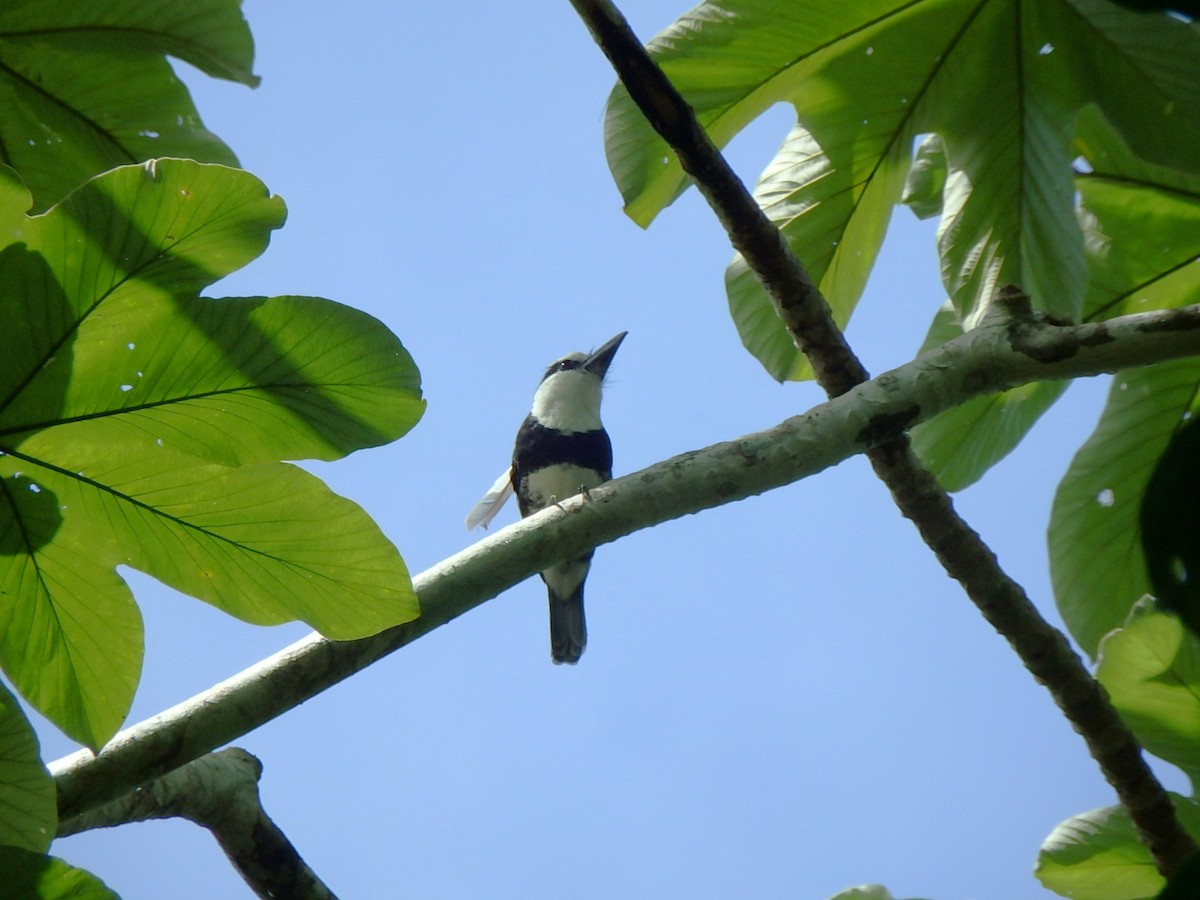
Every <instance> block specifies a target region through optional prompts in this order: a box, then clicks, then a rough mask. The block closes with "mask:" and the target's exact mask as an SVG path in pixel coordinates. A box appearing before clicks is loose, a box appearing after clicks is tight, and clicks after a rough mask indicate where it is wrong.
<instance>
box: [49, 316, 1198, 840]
mask: <svg viewBox="0 0 1200 900" xmlns="http://www.w3.org/2000/svg"><path fill="white" fill-rule="evenodd" d="M997 310H998V311H997V313H996V314H994V315H992V316H990V317H989V318H988V319H987V320H986V321H985V322H984V323H983V324H982V325H981V327H979V328H977V329H975V330H973V331H971V332H970V333H969V334H966V335H963V336H962V337H959V338H956V339H955V340H953V341H950V342H949V343H947V344H945V345H943V346H941V347H939V348H937V349H936V350H934V351H932V352H930V353H928V354H925V355H923V356H921V357H920V358H919V359H917V360H914V361H912V362H910V363H907V364H906V365H904V366H901V367H899V368H897V369H894V370H892V371H891V372H887V373H885V374H883V375H880V376H879V377H878V378H876V379H874V380H873V381H869V382H867V383H865V384H861V385H859V386H858V387H856V388H854V389H853V390H852V391H850V392H849V393H848V394H846V395H844V396H842V397H838V398H836V399H834V400H831V401H828V402H826V403H823V404H821V405H820V406H817V407H815V408H814V409H812V410H810V411H809V412H808V413H806V414H805V415H802V416H796V417H793V418H791V419H788V420H787V421H785V422H783V423H781V424H779V425H777V426H776V427H774V428H771V429H768V430H766V431H762V432H758V433H755V434H749V435H745V436H744V437H741V438H738V439H737V440H734V441H730V442H727V443H721V444H716V445H714V446H711V447H708V448H706V449H704V450H697V451H692V452H689V453H684V454H682V455H680V456H676V457H674V458H672V459H668V460H665V461H663V462H660V463H657V464H655V465H653V466H650V467H648V468H646V469H643V470H642V471H640V472H636V473H634V474H632V475H627V476H624V477H622V478H618V479H616V480H614V481H611V482H608V483H607V484H605V485H603V486H601V487H599V488H595V489H593V490H592V491H591V497H590V499H589V500H587V501H585V500H583V499H582V498H574V499H570V500H566V501H564V502H563V503H562V505H561V507H551V508H549V509H547V510H544V511H543V512H541V513H539V514H537V515H536V516H531V517H529V518H528V519H523V520H521V521H520V522H517V523H516V524H514V525H511V526H509V527H507V528H504V529H502V530H501V531H499V532H497V533H496V534H493V535H490V536H488V537H486V538H484V539H483V540H481V541H479V542H478V543H476V544H474V545H472V546H470V547H468V548H466V549H465V550H463V551H462V552H461V553H458V554H456V555H455V556H452V557H450V558H449V559H447V560H444V561H443V562H441V563H439V564H438V565H436V566H433V567H432V568H430V569H428V570H427V571H425V572H423V573H421V574H420V575H418V576H416V578H414V580H413V584H414V587H415V588H416V591H417V594H418V596H419V597H420V600H421V617H420V618H419V619H417V620H416V621H414V622H409V623H407V624H405V625H401V626H399V627H397V628H393V629H390V630H388V631H385V632H383V633H381V634H379V635H375V636H374V637H370V638H364V639H363V640H359V641H345V642H335V641H328V640H325V639H324V638H322V637H320V636H319V635H316V634H313V635H310V636H308V637H306V638H303V639H301V640H300V641H298V642H296V643H295V644H293V645H292V646H290V647H287V648H285V649H283V650H281V651H280V652H279V653H277V654H275V655H274V656H271V657H269V658H267V659H265V660H263V661H262V662H260V663H258V664H256V665H254V666H251V667H250V668H248V669H246V670H245V671H243V672H241V673H239V674H237V675H234V676H233V677H232V678H230V679H228V680H226V681H224V682H222V683H221V684H218V685H216V686H214V687H212V688H210V689H209V690H207V691H204V692H202V693H200V694H198V695H196V696H195V697H193V698H191V699H190V700H186V701H184V702H183V703H181V704H179V705H177V706H175V707H172V708H171V709H168V710H166V711H164V712H162V713H160V714H159V715H157V716H154V717H152V718H150V719H147V720H145V721H143V722H141V723H139V724H137V725H134V726H132V727H130V728H128V729H126V730H125V731H122V732H121V733H120V734H118V735H117V736H116V737H114V738H113V740H112V741H110V742H109V743H108V744H107V745H106V746H105V747H104V748H103V750H102V751H101V752H100V754H99V755H93V754H92V752H91V751H89V750H81V751H79V752H77V753H74V754H71V755H70V756H67V757H64V758H62V759H60V760H57V761H56V762H54V763H52V764H51V767H50V768H51V771H52V772H53V773H54V775H55V780H56V783H57V787H58V805H59V814H60V816H61V817H62V818H67V817H70V816H74V815H78V814H79V813H81V812H83V811H85V810H88V809H92V808H94V807H96V806H98V805H100V804H102V803H105V802H107V801H109V800H112V799H113V798H115V797H119V796H120V795H122V794H124V793H127V792H128V791H130V790H133V789H134V788H135V787H136V786H137V785H139V784H141V783H143V782H145V781H148V780H150V779H151V778H154V777H156V776H158V775H161V774H162V773H164V772H169V771H171V770H172V769H175V768H177V767H179V766H182V765H184V764H185V763H188V762H190V761H191V760H193V759H196V758H197V757H199V756H202V755H203V754H205V753H207V752H209V751H211V750H213V749H214V748H216V747H220V746H222V745H224V744H226V743H228V742H230V741H233V740H236V739H237V738H239V737H241V736H242V735H244V734H246V733H247V732H249V731H251V730H253V729H254V728H257V727H258V726H259V725H262V724H264V723H265V722H268V721H270V720H271V719H273V718H274V717H276V716H278V715H280V714H281V713H283V712H286V711H287V710H289V709H291V708H293V707H295V706H298V705H299V704H301V703H303V702H304V701H305V700H308V699H310V698H312V697H314V696H315V695H317V694H318V693H320V692H321V691H324V690H325V689H327V688H329V687H332V686H333V685H335V684H337V683H338V682H339V681H341V680H342V679H344V678H347V677H349V676H350V675H353V674H354V673H355V672H357V671H359V670H360V669H363V668H365V667H366V666H368V665H370V664H371V663H373V662H375V661H377V660H379V659H381V658H382V657H384V656H386V655H387V654H389V653H391V652H393V651H395V650H398V649H400V648H401V647H403V646H405V645H406V644H408V643H410V642H412V641H414V640H416V639H418V638H420V637H422V636H423V635H425V634H428V633H429V632H431V631H433V630H434V629H436V628H438V627H440V626H441V625H444V624H445V623H446V622H449V621H450V620H451V619H454V618H456V617H457V616H459V615H461V614H462V613H464V612H467V611H468V610H470V609H472V608H474V607H475V606H478V605H479V604H480V603H483V602H484V601H485V600H488V599H490V598H491V597H494V596H496V595H497V594H499V593H500V592H501V591H503V590H505V589H507V588H509V587H511V586H512V585H514V584H516V583H517V582H519V581H521V580H523V579H524V578H527V577H529V576H530V575H532V574H533V573H535V572H539V571H541V570H542V569H544V568H546V567H547V566H549V565H552V564H554V563H556V562H560V561H561V560H563V559H568V558H570V557H572V556H578V555H580V554H581V553H584V552H586V551H587V550H589V549H591V548H593V547H596V546H598V545H600V544H603V543H607V542H609V541H612V540H615V539H617V538H619V537H623V536H624V535H626V534H630V533H632V532H634V531H637V530H639V529H642V528H648V527H651V526H653V525H658V524H660V523H662V522H666V521H668V520H670V519H675V518H678V517H680V516H684V515H688V514H690V513H695V512H699V511H700V510H702V509H707V508H711V507H715V506H720V505H722V504H725V503H730V502H733V501H735V500H741V499H743V498H745V497H749V496H753V495H755V494H760V493H763V492H764V491H768V490H771V489H773V488H777V487H781V486H783V485H786V484H790V483H792V482H795V481H798V480H800V479H802V478H806V477H808V476H809V475H812V474H815V473H817V472H820V471H822V470H824V469H826V468H829V467H831V466H834V465H836V464H837V463H839V462H841V461H843V460H845V459H847V458H848V457H850V456H853V455H854V454H856V453H861V452H863V451H864V450H866V449H867V448H869V447H871V446H873V445H875V444H877V443H879V442H882V441H885V440H887V439H888V438H891V437H893V436H895V435H897V434H899V433H901V432H902V430H903V429H905V428H908V427H911V426H912V425H914V424H916V423H917V422H921V421H924V420H926V419H929V418H931V417H933V416H934V415H936V414H937V413H939V412H942V411H944V410H946V409H950V408H952V407H954V406H958V405H960V404H962V403H965V402H966V401H968V400H970V399H972V398H974V397H977V396H980V395H982V394H988V393H994V392H996V391H1000V390H1004V389H1007V388H1011V387H1016V386H1018V385H1021V384H1026V383H1028V382H1030V381H1040V380H1051V379H1066V378H1075V377H1079V376H1086V375H1096V374H1100V373H1103V372H1113V371H1117V370H1119V369H1123V368H1130V367H1134V366H1140V365H1147V364H1150V363H1153V362H1157V361H1161V360H1166V359H1175V358H1178V357H1181V356H1190V355H1197V354H1200V306H1196V307H1189V308H1187V309H1181V310H1171V311H1163V312H1153V313H1142V314H1139V315H1134V316H1125V317H1122V318H1119V319H1111V320H1109V321H1107V322H1104V323H1101V324H1099V325H1080V326H1073V327H1058V326H1054V325H1050V324H1047V323H1045V322H1042V321H1040V320H1039V319H1037V318H1036V317H1034V316H1028V317H1025V316H1024V315H1023V314H1022V313H1021V311H1020V310H1019V309H1018V310H1017V315H1016V316H1015V317H1010V316H1009V315H1007V314H1006V313H1005V312H1003V310H1004V307H997ZM1018 338H1019V340H1017V339H1018ZM1047 348H1053V352H1049V351H1048V349H1047Z"/></svg>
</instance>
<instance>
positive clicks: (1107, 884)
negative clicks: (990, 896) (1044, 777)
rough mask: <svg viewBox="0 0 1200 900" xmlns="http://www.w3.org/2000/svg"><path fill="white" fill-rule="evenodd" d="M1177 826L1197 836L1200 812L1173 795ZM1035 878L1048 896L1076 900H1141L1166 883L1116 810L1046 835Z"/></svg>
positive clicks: (1124, 816)
mask: <svg viewBox="0 0 1200 900" xmlns="http://www.w3.org/2000/svg"><path fill="white" fill-rule="evenodd" d="M1171 800H1172V801H1173V803H1174V805H1175V813H1176V815H1177V816H1178V817H1179V821H1180V823H1181V824H1182V825H1183V827H1184V828H1185V829H1186V830H1187V831H1188V833H1189V834H1191V835H1192V836H1193V837H1197V836H1200V806H1197V804H1196V802H1195V801H1193V800H1189V799H1187V798H1184V797H1180V796H1178V795H1174V794H1172V795H1171ZM1034 874H1035V875H1036V876H1037V878H1038V881H1040V882H1041V883H1042V885H1043V886H1045V887H1046V888H1048V889H1049V890H1052V891H1054V892H1055V893H1057V894H1061V895H1062V896H1064V897H1072V898H1074V900H1144V898H1146V897H1153V896H1154V895H1155V894H1156V893H1158V891H1159V890H1160V889H1161V888H1162V887H1163V885H1164V883H1165V881H1164V879H1163V877H1162V876H1161V875H1160V874H1159V873H1158V869H1157V868H1156V866H1155V863H1154V857H1152V856H1151V855H1150V851H1149V850H1148V849H1147V848H1146V845H1145V844H1143V843H1142V842H1141V840H1139V838H1138V834H1137V829H1136V828H1134V825H1133V822H1131V821H1130V820H1129V816H1128V814H1127V813H1126V812H1125V810H1124V809H1122V808H1121V807H1119V806H1110V807H1106V808H1104V809H1096V810H1092V811H1091V812H1087V813H1083V814H1081V815H1078V816H1073V817H1072V818H1070V819H1067V820H1066V821H1065V822H1063V823H1062V824H1060V825H1059V826H1058V827H1056V828H1055V829H1054V831H1052V832H1051V833H1050V836H1049V837H1048V838H1046V840H1045V842H1044V843H1043V844H1042V848H1041V850H1040V851H1039V853H1038V862H1037V867H1036V868H1035V869H1034Z"/></svg>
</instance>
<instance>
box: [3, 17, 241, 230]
mask: <svg viewBox="0 0 1200 900" xmlns="http://www.w3.org/2000/svg"><path fill="white" fill-rule="evenodd" d="M168 55H169V56H174V57H176V58H178V59H181V60H184V61H186V62H189V63H191V64H192V65H194V66H196V67H197V68H199V69H201V70H203V71H204V72H207V73H208V74H209V75H212V76H215V77H218V78H226V79H230V80H234V81H238V82H241V83H242V84H246V85H249V86H251V87H253V86H254V85H256V84H257V83H258V78H257V77H256V76H255V75H253V74H252V72H251V66H252V64H253V57H254V45H253V42H252V40H251V37H250V32H249V29H248V28H247V26H246V22H245V19H244V18H243V16H242V12H241V4H240V3H238V2H237V0H152V2H147V0H114V2H109V3H77V2H75V0H10V2H8V3H5V4H4V5H3V8H0V148H2V149H0V162H4V163H7V164H8V165H10V166H12V167H14V168H15V169H17V170H18V171H19V172H20V173H21V177H22V178H24V179H25V182H26V183H27V184H28V185H29V187H30V190H31V191H32V192H33V195H34V198H35V202H36V205H37V208H38V209H44V208H46V207H47V206H49V205H50V203H52V202H53V201H55V200H57V199H59V198H60V197H62V196H63V195H65V194H66V193H67V192H68V191H69V190H71V189H72V188H74V187H75V186H76V185H79V184H81V183H83V182H84V181H86V180H87V179H88V178H90V177H92V176H93V175H97V174H99V173H100V172H103V171H105V170H107V169H111V168H114V167H116V166H120V165H125V164H128V163H131V162H138V161H141V160H144V159H149V158H152V157H162V156H181V157H191V158H194V159H198V160H203V161H206V162H219V163H227V164H230V165H236V164H237V160H236V158H235V157H234V155H233V153H232V151H230V150H229V148H228V147H226V146H225V145H224V144H223V143H222V142H221V141H220V140H219V139H218V138H217V137H216V136H215V135H213V134H211V133H210V132H209V131H208V130H207V129H206V128H205V127H204V124H203V123H202V122H201V121H200V117H199V115H198V114H197V112H196V109H195V107H194V106H193V105H192V101H191V98H190V97H189V96H188V92H187V89H186V88H185V87H184V86H183V83H182V82H181V81H180V80H179V79H178V78H177V77H176V76H175V73H174V72H173V71H172V69H171V66H170V63H169V62H168V61H167V58H166V57H167V56H168Z"/></svg>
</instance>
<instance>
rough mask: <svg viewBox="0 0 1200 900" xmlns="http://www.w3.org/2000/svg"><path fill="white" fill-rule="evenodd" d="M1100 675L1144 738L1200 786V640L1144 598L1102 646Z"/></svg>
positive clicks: (1125, 716)
mask: <svg viewBox="0 0 1200 900" xmlns="http://www.w3.org/2000/svg"><path fill="white" fill-rule="evenodd" d="M1096 678H1097V679H1098V680H1099V681H1100V683H1101V684H1102V685H1104V688H1105V690H1106V691H1107V692H1108V696H1109V699H1111V700H1112V703H1113V706H1115V707H1116V708H1117V710H1118V711H1119V712H1120V713H1121V718H1122V719H1124V720H1125V723H1126V724H1127V725H1128V726H1129V727H1130V729H1131V730H1132V731H1133V733H1134V734H1135V735H1136V736H1137V739H1138V742H1139V743H1140V744H1141V745H1142V746H1143V747H1145V748H1146V749H1147V750H1149V751H1150V752H1151V753H1153V754H1154V755H1155V756H1159V757H1161V758H1162V759H1165V760H1166V761H1167V762H1170V763H1173V764H1174V765H1176V766H1178V767H1179V768H1180V769H1182V770H1183V771H1184V772H1185V773H1186V774H1187V776H1188V777H1189V778H1191V779H1192V784H1193V785H1197V784H1200V639H1197V638H1196V637H1195V636H1194V635H1192V634H1189V633H1188V632H1187V631H1186V630H1185V629H1184V628H1183V626H1182V625H1181V624H1180V622H1179V620H1178V619H1177V618H1175V617H1174V616H1169V615H1164V614H1163V613H1161V612H1159V611H1157V609H1156V607H1155V605H1154V603H1153V601H1150V600H1143V601H1141V602H1140V603H1138V604H1137V605H1136V606H1135V607H1134V609H1133V612H1132V613H1131V614H1130V616H1129V620H1128V621H1127V622H1126V624H1125V626H1124V627H1122V628H1118V629H1116V630H1115V631H1112V632H1109V634H1108V635H1107V636H1106V637H1105V638H1104V640H1103V642H1102V643H1101V644H1100V662H1099V665H1098V666H1097V669H1096Z"/></svg>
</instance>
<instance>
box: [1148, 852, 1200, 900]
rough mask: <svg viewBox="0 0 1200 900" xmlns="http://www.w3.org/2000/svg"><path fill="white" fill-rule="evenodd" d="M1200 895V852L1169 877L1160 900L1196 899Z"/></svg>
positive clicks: (1159, 897)
mask: <svg viewBox="0 0 1200 900" xmlns="http://www.w3.org/2000/svg"><path fill="white" fill-rule="evenodd" d="M1195 897H1200V853H1197V854H1195V855H1194V856H1192V857H1190V858H1189V859H1188V861H1187V862H1185V863H1184V864H1183V865H1182V866H1180V867H1179V871H1177V872H1176V873H1175V874H1174V875H1172V876H1171V877H1170V878H1168V879H1167V885H1166V887H1164V888H1163V889H1162V893H1160V894H1159V895H1158V900H1194V898H1195Z"/></svg>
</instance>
